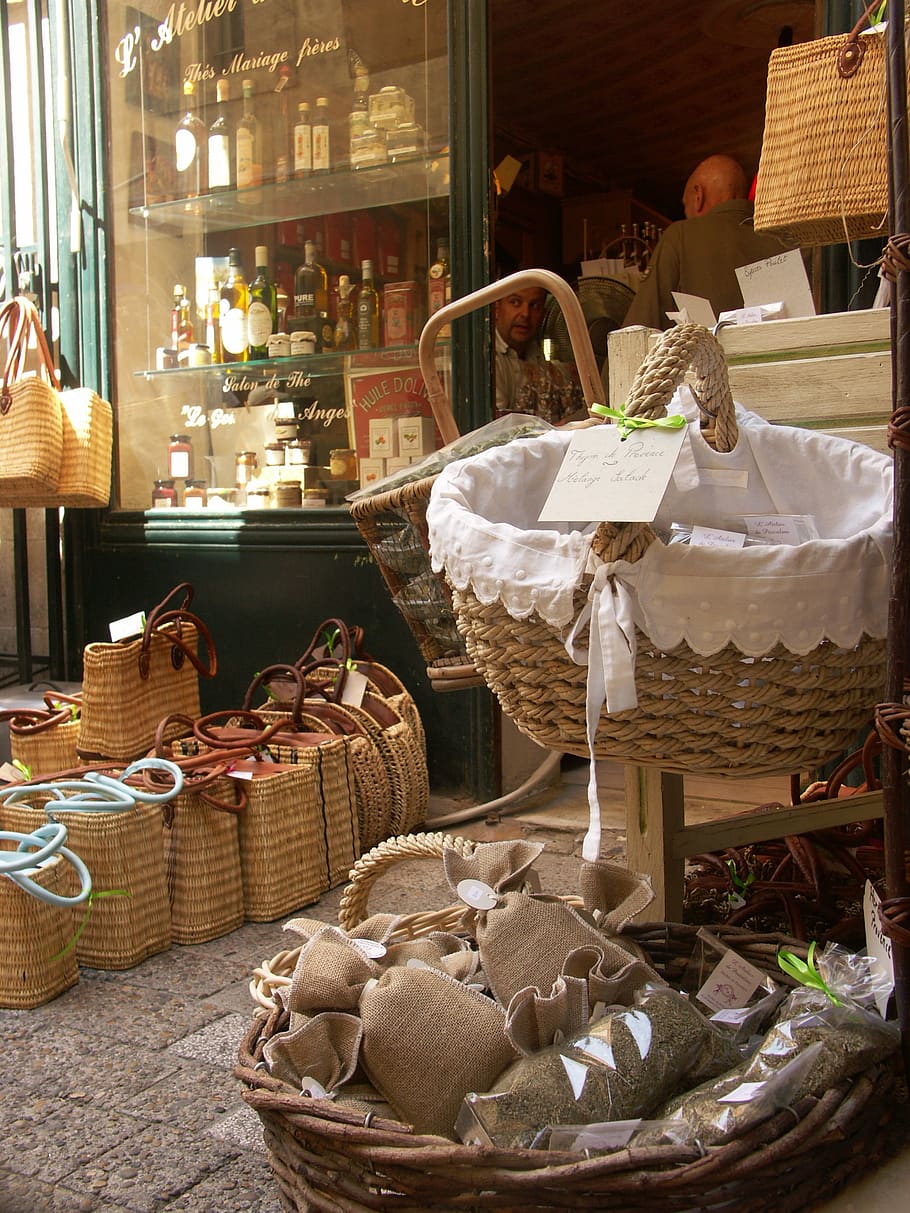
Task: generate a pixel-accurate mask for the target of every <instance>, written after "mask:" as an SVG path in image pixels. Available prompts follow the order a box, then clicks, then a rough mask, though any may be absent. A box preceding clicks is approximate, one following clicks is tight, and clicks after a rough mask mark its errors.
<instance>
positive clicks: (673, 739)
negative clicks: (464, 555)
mask: <svg viewBox="0 0 910 1213" xmlns="http://www.w3.org/2000/svg"><path fill="white" fill-rule="evenodd" d="M690 365H692V367H693V368H694V370H695V372H696V375H695V383H694V387H693V393H694V396H695V398H696V400H697V401H698V402H699V407H700V409H701V410H702V413H703V415H704V419H705V421H707V422H710V426H706V427H705V428H703V429H702V431H701V435H702V437H703V438H704V439H705V441H706V442H707V443H708V445H709V446H710V447H712V448H713V449H714V450H717V451H723V452H728V451H732V450H733V449H734V448H735V447H736V445H737V438H738V428H737V421H736V417H735V412H734V405H733V399H732V396H731V394H730V388H729V383H728V378H727V370H726V364H725V362H724V357H723V351H722V350H721V348H720V345H719V344H718V342H717V340H716V339H715V338H714V337H713V336H712V335H711V333H710V332H709V331H708V330H707V329H704V328H702V327H700V326H698V325H691V324H690V325H680V326H678V327H676V328H674V329H671V330H669V331H668V332H667V333H665V334H664V335H663V337H662V339H661V341H660V342H659V343H658V344H657V346H656V347H655V348H654V349H653V350H652V351H651V352H650V353H649V355H648V356H647V358H646V359H645V361H644V363H643V364H642V366H641V368H640V369H639V372H638V375H637V376H636V379H635V382H634V383H633V386H632V390H631V393H630V399H629V401H628V403H627V404H626V405H625V411H626V414H627V415H629V416H632V417H636V416H643V417H648V418H662V417H664V416H665V415H666V408H667V404H668V402H669V401H670V399H671V397H672V395H673V392H674V390H675V389H676V387H677V386H678V385H679V384H680V383H681V382H682V381H683V379H684V377H685V374H686V371H687V370H688V368H689V366H690ZM424 373H425V374H432V368H427V367H424ZM705 421H703V425H704V424H705ZM767 432H769V433H773V434H774V435H775V437H776V436H777V435H778V434H780V438H781V441H782V442H783V441H787V439H786V438H785V437H784V434H783V432H782V431H779V430H777V429H775V428H774V427H768V431H767ZM541 441H543V440H541ZM693 441H696V439H693ZM534 442H535V440H529V442H527V443H524V444H520V445H521V450H522V451H531V450H532V444H533V443H534ZM514 449H515V451H516V452H518V451H519V446H518V445H516V447H515V448H514ZM522 457H524V456H523V455H522ZM481 458H484V457H483V456H482V457H481ZM515 458H516V459H517V458H518V455H516V456H515ZM527 458H528V459H530V458H532V456H531V455H528V456H527ZM463 466H464V465H463ZM522 466H523V465H522ZM438 487H439V483H438V482H437V488H438ZM807 504H808V503H807ZM449 506H450V501H449V499H448V498H447V499H446V500H445V501H442V502H440V504H439V505H438V506H437V499H436V495H435V493H434V497H433V501H432V503H431V507H430V508H431V513H430V516H429V523H430V534H431V542H432V541H433V538H434V529H433V528H434V517H433V511H434V510H436V509H439V510H440V512H442V511H443V510H445V509H448V508H449ZM470 509H471V506H470V504H469V505H468V507H467V510H466V512H465V516H466V518H470V517H472V515H471V514H470ZM805 512H809V510H808V509H807V510H806V511H805ZM484 521H485V520H484ZM507 533H510V534H511V533H512V532H507ZM544 534H547V533H546V532H544ZM458 542H459V543H460V538H459V540H458ZM653 542H657V540H656V537H655V535H654V532H653V531H652V530H651V528H650V526H648V525H645V524H641V523H621V524H612V523H601V524H599V526H598V527H597V530H596V532H595V534H594V538H593V543H592V547H591V550H592V552H593V554H594V556H596V557H599V558H600V559H601V560H602V561H603V562H604V563H606V564H607V565H609V564H610V562H612V561H622V562H626V564H628V565H634V564H635V563H636V562H637V561H639V560H641V558H642V556H643V555H644V553H645V551H646V549H647V548H648V546H649V545H650V544H651V543H653ZM765 550H767V549H765ZM864 550H865V549H864ZM877 550H878V549H876V552H877ZM752 551H753V552H756V553H757V554H760V553H759V552H758V550H757V549H752ZM786 552H787V553H790V555H787V556H786V559H788V560H791V561H792V562H793V563H792V564H790V565H788V566H787V567H788V569H789V570H790V580H791V581H792V580H794V578H796V579H798V578H799V577H800V576H801V572H802V570H801V567H800V565H799V561H800V560H801V559H802V553H801V552H800V550H799V549H798V548H788V549H786ZM652 555H653V553H652ZM775 558H776V557H775ZM441 559H442V560H443V561H446V562H447V561H448V556H447V554H446V553H445V552H443V555H442V557H441ZM435 563H436V557H435V551H434V564H435ZM446 573H447V575H448V576H449V577H450V579H451V578H452V569H451V567H450V566H449V564H448V563H446ZM854 573H855V576H856V577H857V578H861V577H862V576H863V571H862V569H859V568H857V569H855V570H854V569H851V575H853V574H854ZM590 583H591V576H590V575H589V574H586V575H584V576H583V577H581V578H580V580H579V582H578V585H577V587H576V591H575V606H574V618H575V619H578V616H579V614H580V612H581V610H582V608H583V607H584V606H585V604H586V602H587V601H588V590H589V587H590ZM718 584H719V585H721V586H722V585H723V582H722V580H721V581H720V582H719V583H718ZM605 592H607V591H605ZM716 592H717V593H721V592H722V590H717V591H716ZM883 601H884V600H883ZM453 603H454V607H455V612H456V618H457V621H458V627H459V630H460V631H461V633H462V635H463V636H464V637H465V643H466V645H467V649H468V652H469V653H470V655H471V657H472V659H473V661H474V663H475V665H476V667H477V669H478V671H479V672H480V673H481V674H482V675H483V678H484V681H485V682H486V683H487V685H488V686H489V687H490V689H491V690H492V691H493V692H494V693H495V695H496V696H497V698H498V700H499V702H500V704H501V706H502V709H503V711H504V712H505V713H506V715H507V716H509V717H511V719H512V720H513V721H514V722H515V723H516V725H517V726H518V728H519V729H520V730H521V731H522V732H524V733H526V734H527V735H528V736H530V737H532V738H533V739H534V740H535V741H536V742H538V743H539V744H540V745H543V746H546V747H548V748H551V749H554V750H562V751H567V752H569V753H572V754H576V755H578V756H587V755H588V754H589V752H590V751H589V748H588V738H587V733H586V695H587V688H588V669H589V667H588V665H582V664H577V663H576V662H575V661H573V660H572V659H571V657H570V656H569V654H568V652H567V650H566V647H565V641H566V638H567V635H568V633H569V626H566V627H562V628H560V627H556V626H553V625H551V624H550V623H549V622H547V621H545V620H544V619H543V618H542V617H541V615H539V614H538V613H537V612H536V611H534V610H533V609H531V610H530V613H528V614H527V616H526V617H525V618H520V619H516V618H513V617H512V615H511V614H509V612H508V610H507V609H506V606H505V605H504V603H503V601H502V597H501V596H500V597H496V598H495V599H494V601H492V602H482V601H481V600H480V598H479V597H478V595H477V593H475V590H474V585H473V583H472V581H471V580H470V579H467V580H466V584H465V585H463V586H462V584H461V580H459V583H458V587H456V586H455V585H454V584H453ZM715 609H716V610H718V611H721V610H723V609H724V608H723V604H722V603H721V605H719V606H717V607H716V608H715ZM750 609H755V608H754V607H751V606H750ZM728 613H729V611H728ZM733 622H734V623H736V622H737V621H733ZM851 626H852V625H851ZM587 635H588V633H587V628H586V627H584V628H582V629H581V632H580V635H579V636H578V638H577V643H578V646H579V647H580V648H584V647H586V645H587ZM636 636H637V655H636V658H635V665H634V683H635V691H636V693H637V701H638V705H637V707H634V708H629V709H626V710H621V711H614V712H612V713H609V712H608V711H607V710H606V707H604V708H603V709H602V710H600V709H598V710H599V720H598V721H597V723H596V733H595V740H594V753H595V755H596V757H597V758H599V759H617V760H620V761H626V762H635V763H639V764H641V765H645V766H648V765H650V766H658V767H660V768H661V769H663V770H666V771H681V772H702V773H705V774H709V773H710V774H712V775H737V774H739V775H742V774H743V773H744V772H746V771H748V772H749V773H750V774H751V775H761V774H771V773H775V774H786V773H792V772H794V771H799V770H804V769H808V768H812V767H815V766H817V765H819V764H820V763H823V762H825V761H827V760H828V759H830V758H833V757H835V756H837V755H838V754H840V753H843V752H844V751H845V750H846V749H848V748H849V746H850V744H851V742H852V740H853V738H854V737H855V735H856V730H857V728H858V727H859V726H860V725H861V724H862V721H863V720H864V719H867V718H868V717H870V716H871V713H872V710H873V708H874V705H875V703H876V702H877V700H878V698H879V697H880V694H881V691H882V687H883V685H884V662H885V641H884V639H880V638H877V637H876V638H870V637H868V636H863V638H862V640H861V642H860V643H858V644H857V645H855V646H854V647H843V648H841V647H838V646H837V645H836V644H834V643H831V642H830V641H828V640H822V641H821V643H819V644H817V645H816V647H815V648H813V649H811V650H810V651H809V652H807V653H802V654H797V653H794V652H792V651H790V650H789V649H788V648H786V647H785V645H784V643H782V642H778V643H777V644H776V646H775V647H773V648H771V649H770V651H767V652H765V653H763V654H762V655H761V656H757V657H754V658H752V657H748V656H747V655H746V654H745V653H744V652H743V651H741V649H740V648H739V647H738V646H737V644H736V643H735V642H734V641H732V640H731V641H730V642H729V643H727V644H726V645H724V647H722V648H720V649H719V650H718V651H716V652H714V653H711V654H710V656H703V655H700V654H699V653H698V652H696V651H695V650H694V649H693V648H691V647H690V646H689V644H688V643H686V642H685V641H683V642H681V643H679V644H678V645H676V647H673V648H671V649H667V650H663V649H661V648H660V647H658V646H657V645H656V644H655V643H654V642H653V641H652V640H651V639H650V638H649V637H648V636H647V635H646V634H645V633H644V632H643V631H642V630H641V629H640V628H636ZM608 673H609V671H608Z"/></svg>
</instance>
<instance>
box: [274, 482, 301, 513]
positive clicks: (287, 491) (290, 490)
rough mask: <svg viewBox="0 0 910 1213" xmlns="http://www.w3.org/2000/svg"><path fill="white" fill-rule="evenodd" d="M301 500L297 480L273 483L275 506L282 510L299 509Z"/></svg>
mask: <svg viewBox="0 0 910 1213" xmlns="http://www.w3.org/2000/svg"><path fill="white" fill-rule="evenodd" d="M302 500H303V494H302V493H301V491H300V481H299V480H278V481H276V483H275V505H277V506H280V507H282V508H284V509H299V508H300V505H301V503H302Z"/></svg>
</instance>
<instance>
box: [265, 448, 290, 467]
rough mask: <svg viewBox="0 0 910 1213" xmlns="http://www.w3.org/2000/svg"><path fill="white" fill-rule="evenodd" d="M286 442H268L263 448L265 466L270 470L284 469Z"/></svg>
mask: <svg viewBox="0 0 910 1213" xmlns="http://www.w3.org/2000/svg"><path fill="white" fill-rule="evenodd" d="M286 451H287V443H286V442H268V443H266V447H265V465H266V467H270V468H278V467H284V465H285V462H286Z"/></svg>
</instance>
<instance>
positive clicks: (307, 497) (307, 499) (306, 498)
mask: <svg viewBox="0 0 910 1213" xmlns="http://www.w3.org/2000/svg"><path fill="white" fill-rule="evenodd" d="M327 500H328V498H327V497H326V492H325V489H304V492H303V503H302V504H303V508H304V509H305V510H319V509H322V507H323V506H324V505H325V504H326V502H327Z"/></svg>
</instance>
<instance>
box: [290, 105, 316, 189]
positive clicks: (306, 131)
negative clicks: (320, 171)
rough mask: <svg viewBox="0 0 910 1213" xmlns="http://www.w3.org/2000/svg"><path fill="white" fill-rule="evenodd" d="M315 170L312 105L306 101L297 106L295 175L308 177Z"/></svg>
mask: <svg viewBox="0 0 910 1213" xmlns="http://www.w3.org/2000/svg"><path fill="white" fill-rule="evenodd" d="M312 171H313V127H312V124H311V123H310V107H309V103H308V102H306V101H301V102H300V104H299V105H298V106H297V122H296V125H295V126H294V176H295V177H308V176H309V175H310V173H311V172H312Z"/></svg>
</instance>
